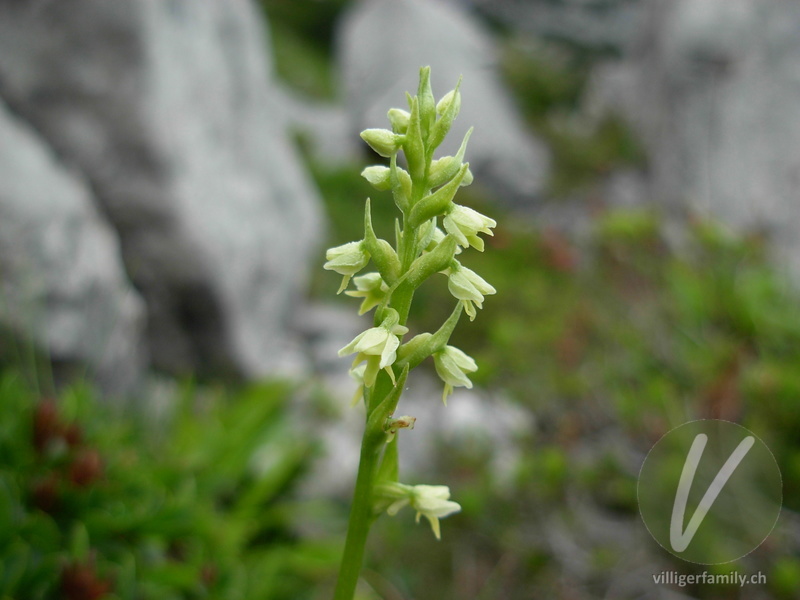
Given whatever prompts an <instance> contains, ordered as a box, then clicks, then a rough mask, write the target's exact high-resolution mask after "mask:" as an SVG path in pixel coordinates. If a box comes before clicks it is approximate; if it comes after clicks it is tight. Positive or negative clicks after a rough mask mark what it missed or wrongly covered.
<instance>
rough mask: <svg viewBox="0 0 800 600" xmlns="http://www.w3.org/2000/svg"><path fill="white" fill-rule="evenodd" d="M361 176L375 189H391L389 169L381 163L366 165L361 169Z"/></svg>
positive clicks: (383, 190)
mask: <svg viewBox="0 0 800 600" xmlns="http://www.w3.org/2000/svg"><path fill="white" fill-rule="evenodd" d="M361 176H362V177H363V178H364V179H366V180H367V181H369V183H370V184H371V185H372V187H374V188H375V189H376V190H380V191H382V192H385V191H387V190H390V189H392V180H391V169H389V167H384V166H381V165H375V166H373V167H367V168H366V169H364V170H363V171H361Z"/></svg>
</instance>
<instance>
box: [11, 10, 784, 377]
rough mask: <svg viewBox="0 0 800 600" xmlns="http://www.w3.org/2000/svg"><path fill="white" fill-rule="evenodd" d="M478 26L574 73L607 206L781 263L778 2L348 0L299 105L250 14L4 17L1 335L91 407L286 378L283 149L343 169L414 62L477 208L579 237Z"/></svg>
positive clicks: (297, 259)
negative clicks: (522, 213)
mask: <svg viewBox="0 0 800 600" xmlns="http://www.w3.org/2000/svg"><path fill="white" fill-rule="evenodd" d="M485 18H490V19H491V22H492V23H499V24H501V26H502V27H504V28H508V29H509V30H510V31H512V32H513V34H514V35H517V36H520V37H521V38H522V39H526V40H529V41H530V40H533V41H534V42H535V43H538V44H547V43H550V42H552V41H553V40H555V41H557V42H559V43H562V44H564V43H566V44H569V45H571V46H572V47H575V48H579V49H580V51H581V52H583V53H589V55H590V56H591V61H590V79H589V80H590V84H589V85H588V86H587V88H586V90H585V93H584V94H583V95H582V97H581V98H580V103H579V105H578V106H577V107H576V109H575V111H574V114H573V115H572V116H570V117H569V118H570V120H571V121H583V122H585V123H591V121H592V119H597V118H598V116H599V115H603V114H606V113H607V112H608V111H613V112H614V113H615V114H617V115H619V116H621V117H622V118H624V119H625V121H626V123H628V124H629V125H630V127H631V128H632V130H633V131H634V132H635V134H636V136H637V139H638V140H639V141H640V143H641V144H642V146H643V149H644V155H645V157H646V166H644V167H643V168H639V169H631V168H627V169H616V170H614V169H612V170H611V171H609V172H608V173H605V174H604V176H603V177H602V178H601V179H602V180H603V181H604V183H603V184H602V185H603V186H604V187H603V188H602V189H603V192H602V194H601V195H602V196H603V200H604V201H605V202H607V203H612V204H613V203H625V204H627V205H643V204H647V203H655V204H658V205H662V206H664V207H665V209H666V210H667V211H668V212H670V213H686V212H690V213H697V214H711V215H714V216H715V217H718V218H720V219H722V221H723V222H725V223H728V224H730V225H732V226H734V227H736V228H738V229H740V230H751V229H758V230H760V231H762V232H763V233H765V234H767V235H769V236H770V237H771V238H772V239H774V241H775V247H776V251H777V254H778V255H779V256H780V257H781V259H782V260H784V261H785V262H786V263H787V264H793V265H794V268H795V270H796V269H797V268H800V266H798V264H796V263H797V247H796V243H797V239H798V238H797V236H796V235H794V232H795V230H796V228H797V225H798V223H800V204H799V203H797V202H795V201H794V196H793V193H794V189H795V188H796V187H797V183H798V180H799V178H800V144H798V141H800V120H798V119H796V118H794V113H795V109H794V105H795V102H794V99H795V98H796V96H797V95H798V94H800V79H798V77H800V76H798V73H797V69H795V68H794V64H795V62H796V59H797V58H798V54H800V44H798V43H797V40H796V36H795V33H796V31H797V28H798V25H800V8H798V7H796V6H794V5H792V4H791V3H785V2H780V1H778V0H766V1H758V2H756V1H746V0H737V1H736V2H728V1H724V0H704V1H702V2H695V1H692V0H686V1H685V2H662V1H658V0H652V1H645V0H640V1H636V0H617V1H609V0H602V1H601V0H561V1H559V2H515V1H511V0H508V1H504V2H480V1H478V0H475V1H474V3H473V4H468V3H463V2H462V3H455V2H444V1H441V2H438V1H437V2H430V1H427V0H402V1H396V0H365V1H363V2H357V3H353V4H352V5H351V6H349V7H348V9H347V11H345V12H344V13H342V14H340V15H339V17H338V22H337V23H336V25H335V27H336V29H335V31H336V38H335V55H336V58H337V61H338V69H337V76H338V77H339V78H340V83H339V88H340V89H341V94H340V99H339V102H338V103H327V104H321V103H320V102H318V101H316V102H312V101H309V100H308V99H306V98H302V97H298V96H297V94H298V92H296V91H290V90H288V89H287V88H286V86H285V85H284V83H282V82H281V81H279V80H278V79H277V78H276V74H275V70H274V69H273V65H272V63H273V59H272V56H271V52H272V50H271V47H270V44H269V39H268V29H267V28H266V27H265V23H264V15H263V14H262V13H261V12H260V11H259V10H258V8H257V7H256V6H254V5H253V4H252V3H250V2H245V1H243V0H236V1H233V2H225V3H223V2H214V1H210V0H207V1H202V2H190V1H188V0H185V1H180V0H176V1H171V2H142V3H122V2H103V1H100V0H96V1H91V0H85V1H84V0H82V1H80V2H74V3H71V4H70V5H69V6H67V5H65V4H64V3H59V2H51V1H47V0H40V1H36V2H25V3H22V2H15V1H12V0H7V1H5V2H2V3H1V4H0V100H1V101H2V105H0V123H2V128H3V135H2V136H0V144H2V160H0V169H2V176H1V177H0V182H1V183H0V186H2V188H0V211H1V212H0V214H2V219H0V245H1V246H0V247H2V253H0V260H1V261H2V270H1V271H0V272H1V273H2V284H3V303H2V307H1V308H0V323H2V327H3V329H4V330H5V331H7V332H8V335H9V336H12V337H15V338H24V339H30V340H34V343H35V345H36V347H37V348H38V349H39V350H40V351H42V352H44V353H45V354H47V355H48V356H50V358H51V360H53V361H54V362H55V363H57V364H64V365H70V364H83V365H87V366H89V367H90V369H91V372H92V373H93V375H94V376H95V377H96V378H97V379H98V380H99V381H101V382H102V383H103V385H104V386H105V387H106V388H107V389H108V390H109V391H113V392H122V391H126V390H127V391H130V390H131V389H132V386H134V384H135V382H136V381H137V379H139V378H140V376H141V374H142V372H143V370H144V369H147V368H149V367H152V368H155V369H157V370H159V371H163V372H167V373H171V374H184V375H185V374H189V373H197V372H200V373H204V374H209V375H214V374H217V375H238V376H243V377H248V378H252V377H260V376H264V375H268V374H272V373H281V372H288V373H291V372H294V373H300V372H303V370H304V369H305V368H307V367H308V365H307V364H304V358H303V353H302V352H301V350H300V348H299V347H298V337H297V335H296V333H297V332H296V331H295V330H294V329H293V326H292V322H293V316H292V315H293V312H294V308H295V307H296V305H297V299H298V298H300V297H302V295H303V290H304V286H305V285H306V282H307V280H308V269H309V268H312V267H313V268H316V267H317V266H318V265H317V263H318V262H319V256H320V255H321V254H320V252H321V250H322V248H321V245H322V244H321V243H320V236H321V232H322V230H323V222H324V217H323V216H322V214H321V213H322V211H321V206H320V201H319V197H318V192H317V191H316V189H315V184H314V182H313V181H312V180H311V179H310V178H309V176H308V174H307V171H306V169H305V167H304V165H303V162H302V160H301V159H300V156H299V154H298V152H297V150H296V148H295V146H294V145H293V142H292V140H291V135H292V131H295V130H297V129H300V130H305V132H306V133H307V135H308V136H309V137H310V139H311V140H312V142H311V144H312V147H313V148H314V150H313V152H314V153H315V155H316V156H317V157H319V158H320V159H321V160H323V161H327V162H329V163H334V162H336V161H343V160H346V159H347V158H352V157H354V156H358V155H359V153H361V152H362V149H361V148H360V147H359V144H358V138H357V135H356V134H357V133H358V132H359V131H360V130H361V129H363V128H366V127H368V126H376V125H377V124H379V123H380V122H381V121H382V119H383V114H382V113H383V111H384V107H385V106H387V105H388V104H391V102H392V99H393V98H398V97H402V92H403V91H404V90H406V89H409V88H410V87H413V85H414V80H415V77H416V70H417V67H418V65H420V64H423V63H425V64H430V65H432V67H433V72H434V73H436V75H437V80H438V81H440V82H443V84H442V85H447V86H451V85H453V84H454V83H455V81H456V80H457V79H458V77H459V76H460V75H463V77H464V87H463V91H464V94H465V96H466V97H468V98H469V101H468V102H466V103H465V105H464V109H463V113H462V118H461V119H460V120H459V123H460V126H459V128H458V130H457V131H455V133H454V135H453V136H452V140H457V139H459V138H460V134H462V133H463V131H461V130H464V129H465V128H466V127H467V124H468V123H469V124H474V125H475V128H476V133H475V136H474V137H473V139H472V141H471V144H470V154H471V156H470V160H471V162H472V164H473V165H474V167H473V170H475V171H476V175H477V179H478V180H479V181H480V182H481V184H482V185H483V186H485V187H487V188H488V189H489V191H490V192H491V194H492V195H494V196H495V197H496V198H497V200H498V202H505V203H506V204H508V205H511V206H516V207H521V208H525V209H529V210H530V209H532V212H534V214H536V211H537V210H538V211H539V214H543V213H544V214H547V215H550V216H553V218H554V219H555V220H556V222H561V223H563V222H564V221H565V220H566V221H567V222H571V221H574V220H577V221H579V220H580V216H577V217H576V215H575V211H577V212H579V213H580V212H583V213H585V212H586V211H587V210H588V209H587V208H586V207H587V206H588V204H587V200H586V197H585V194H583V195H581V194H578V195H577V197H574V196H573V197H572V198H570V200H571V202H562V205H563V204H570V205H571V208H569V209H567V208H564V207H563V206H561V207H557V208H556V209H554V210H552V205H553V196H552V194H548V190H546V189H545V187H546V186H545V183H546V180H547V177H548V172H549V171H548V170H549V169H550V167H551V162H552V161H551V151H550V149H549V148H548V146H547V144H546V141H543V140H542V138H541V137H537V136H536V135H534V134H531V133H530V132H529V130H526V128H525V127H524V126H523V122H522V117H521V115H520V113H519V110H518V109H517V107H516V106H515V104H514V101H513V100H512V98H511V97H510V94H509V92H508V89H507V88H506V87H504V85H503V83H502V82H501V80H500V79H501V78H500V73H499V71H498V64H497V63H498V52H499V50H498V47H497V43H496V35H495V34H494V32H493V31H492V29H491V28H490V27H489V25H487V21H485ZM495 27H496V25H495ZM387 32H390V33H387ZM387 35H388V36H389V37H390V38H391V43H386V41H387V39H386V36H387ZM452 140H451V141H452ZM454 143H455V142H454ZM548 206H549V207H550V209H551V210H550V211H549V212H548V211H547V207H548ZM576 206H577V208H576ZM580 206H583V207H584V208H583V209H581V208H580ZM564 215H567V216H564ZM5 345H6V346H8V345H9V343H6V344H5Z"/></svg>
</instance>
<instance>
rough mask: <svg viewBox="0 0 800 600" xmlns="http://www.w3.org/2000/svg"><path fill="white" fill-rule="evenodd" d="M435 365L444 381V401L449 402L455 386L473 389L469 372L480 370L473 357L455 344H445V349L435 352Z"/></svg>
mask: <svg viewBox="0 0 800 600" xmlns="http://www.w3.org/2000/svg"><path fill="white" fill-rule="evenodd" d="M433 365H434V367H436V373H437V374H438V375H439V378H440V379H441V380H442V381H443V382H444V392H443V393H442V402H444V403H445V405H446V404H447V396H449V395H450V394H452V393H453V388H454V387H465V388H467V389H472V382H471V381H470V380H469V377H467V373H474V372H475V371H477V370H478V365H477V364H475V361H474V360H473V358H472V357H471V356H469V355H467V354H465V353H464V352H462V351H461V350H459V349H458V348H456V347H455V346H445V347H444V350H442V351H440V352H435V353H434V355H433Z"/></svg>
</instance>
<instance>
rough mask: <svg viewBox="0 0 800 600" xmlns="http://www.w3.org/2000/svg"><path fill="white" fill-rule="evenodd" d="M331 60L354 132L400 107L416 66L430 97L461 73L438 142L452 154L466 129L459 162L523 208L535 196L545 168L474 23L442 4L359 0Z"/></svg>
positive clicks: (383, 122)
mask: <svg viewBox="0 0 800 600" xmlns="http://www.w3.org/2000/svg"><path fill="white" fill-rule="evenodd" d="M339 42H340V43H339V56H340V64H341V72H342V79H343V82H344V91H345V95H346V100H347V104H346V106H347V108H348V111H349V114H350V120H351V129H352V131H353V132H354V135H357V134H358V133H359V132H360V131H361V130H363V129H367V128H370V127H388V120H387V119H386V111H387V110H388V108H389V107H398V108H403V109H407V106H406V102H405V92H406V91H408V92H411V93H412V94H414V93H416V90H417V83H418V76H419V68H420V67H421V66H425V65H430V67H431V72H432V75H431V83H432V86H433V92H434V95H435V96H436V97H437V99H438V98H440V97H441V96H443V95H444V94H445V93H446V92H448V91H450V90H451V89H452V88H453V87H454V86H455V84H456V82H457V81H458V78H459V76H461V75H463V77H464V80H463V84H462V88H461V89H462V92H463V101H462V105H461V114H460V116H459V117H458V119H457V120H456V122H455V123H454V125H453V128H452V130H451V132H450V134H449V135H448V138H447V140H446V141H445V143H444V144H443V145H442V148H441V150H440V152H441V153H442V154H454V153H455V151H456V150H457V149H458V146H459V144H460V143H461V138H462V137H463V136H464V134H465V133H466V131H467V129H469V127H470V126H473V125H474V127H475V132H474V134H473V135H472V137H471V138H470V142H469V148H468V149H467V160H468V161H469V162H470V165H471V168H472V170H473V172H474V173H475V177H476V179H477V180H478V181H480V182H481V183H482V185H486V186H487V187H489V188H490V189H495V190H498V191H501V192H503V195H504V196H506V197H507V198H508V199H510V200H512V201H514V202H516V203H519V204H526V203H530V202H532V201H533V200H534V198H535V196H536V195H537V194H538V193H539V192H540V191H541V189H542V185H543V184H544V178H545V176H546V172H547V167H548V163H549V156H548V154H547V151H546V150H545V149H544V147H543V146H542V145H541V144H540V143H539V142H537V141H536V140H535V139H534V138H532V137H530V136H529V135H527V134H526V133H525V131H524V130H525V128H524V125H523V123H522V120H521V117H520V116H519V114H518V111H517V110H516V108H515V107H514V105H513V103H512V101H511V98H510V97H509V95H508V93H507V92H506V90H505V89H504V88H503V87H502V85H501V83H500V81H499V78H498V75H497V72H496V68H495V67H496V57H495V47H494V44H493V42H492V40H491V37H490V36H489V34H488V33H487V32H486V31H484V30H483V29H482V27H481V26H480V23H479V22H478V21H477V20H476V19H475V18H474V17H473V16H472V15H471V14H470V13H469V12H467V11H466V10H465V9H463V8H461V7H460V6H459V5H457V4H454V3H451V2H447V1H445V0H434V1H431V0H363V1H362V2H360V3H358V4H356V5H355V7H354V9H352V10H351V11H350V12H349V13H348V14H346V16H345V17H344V19H343V21H342V23H341V30H340V36H339Z"/></svg>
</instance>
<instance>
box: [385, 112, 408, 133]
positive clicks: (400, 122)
mask: <svg viewBox="0 0 800 600" xmlns="http://www.w3.org/2000/svg"><path fill="white" fill-rule="evenodd" d="M386 116H388V117H389V122H390V123H391V124H392V129H393V130H394V132H395V133H402V134H404V133H405V132H406V131H408V120H409V119H410V118H411V113H409V112H408V111H406V110H403V109H401V108H390V109H389V112H388V114H387V115H386Z"/></svg>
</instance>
